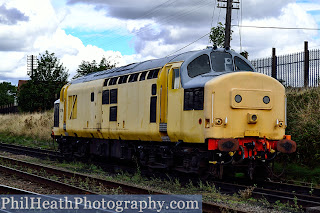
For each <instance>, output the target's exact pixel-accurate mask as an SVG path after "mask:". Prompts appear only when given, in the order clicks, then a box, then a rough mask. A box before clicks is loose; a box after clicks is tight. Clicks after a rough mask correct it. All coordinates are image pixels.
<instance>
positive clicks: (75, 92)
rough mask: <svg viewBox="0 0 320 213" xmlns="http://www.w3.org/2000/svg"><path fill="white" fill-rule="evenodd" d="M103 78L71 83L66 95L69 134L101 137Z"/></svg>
mask: <svg viewBox="0 0 320 213" xmlns="http://www.w3.org/2000/svg"><path fill="white" fill-rule="evenodd" d="M102 83H103V80H96V81H91V82H86V83H83V84H74V85H70V86H69V88H68V90H67V94H66V96H65V98H66V99H65V101H66V104H65V106H66V108H65V109H64V110H65V112H66V132H67V134H68V135H69V136H74V137H87V138H92V137H95V138H99V137H101V135H100V133H99V131H100V129H101V91H102V86H99V85H102Z"/></svg>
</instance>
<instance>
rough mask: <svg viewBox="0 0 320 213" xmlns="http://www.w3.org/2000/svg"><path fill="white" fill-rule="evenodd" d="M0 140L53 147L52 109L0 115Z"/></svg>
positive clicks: (30, 145) (47, 147) (32, 145)
mask: <svg viewBox="0 0 320 213" xmlns="http://www.w3.org/2000/svg"><path fill="white" fill-rule="evenodd" d="M0 124H1V125H0V142H4V143H9V144H18V145H24V146H29V147H36V148H39V147H41V148H46V149H54V147H56V146H57V145H56V144H55V145H54V144H53V140H52V139H51V136H50V135H51V130H52V126H53V111H52V110H50V111H46V112H41V113H40V112H39V113H22V114H7V115H0Z"/></svg>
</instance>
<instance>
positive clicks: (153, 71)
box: [147, 69, 159, 79]
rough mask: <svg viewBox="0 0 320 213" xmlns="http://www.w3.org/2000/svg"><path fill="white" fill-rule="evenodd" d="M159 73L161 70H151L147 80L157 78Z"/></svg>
mask: <svg viewBox="0 0 320 213" xmlns="http://www.w3.org/2000/svg"><path fill="white" fill-rule="evenodd" d="M158 73H159V69H156V70H150V71H149V74H148V77H147V79H152V78H157V77H158Z"/></svg>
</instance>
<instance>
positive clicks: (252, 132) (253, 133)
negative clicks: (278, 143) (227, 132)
mask: <svg viewBox="0 0 320 213" xmlns="http://www.w3.org/2000/svg"><path fill="white" fill-rule="evenodd" d="M259 135H260V133H259V130H246V131H245V132H244V136H247V137H250V136H254V137H255V136H257V137H259Z"/></svg>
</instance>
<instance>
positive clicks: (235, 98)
mask: <svg viewBox="0 0 320 213" xmlns="http://www.w3.org/2000/svg"><path fill="white" fill-rule="evenodd" d="M234 100H235V101H236V102H237V103H240V102H241V101H242V97H241V95H236V96H235V97H234Z"/></svg>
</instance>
